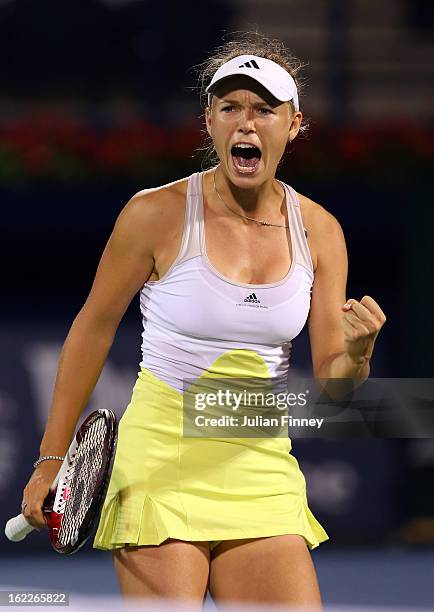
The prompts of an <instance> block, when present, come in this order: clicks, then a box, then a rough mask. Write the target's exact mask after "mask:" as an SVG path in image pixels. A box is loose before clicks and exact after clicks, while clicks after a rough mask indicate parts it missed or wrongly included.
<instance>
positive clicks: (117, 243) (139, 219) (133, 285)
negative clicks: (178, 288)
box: [40, 195, 153, 455]
mask: <svg viewBox="0 0 434 612" xmlns="http://www.w3.org/2000/svg"><path fill="white" fill-rule="evenodd" d="M147 197H149V196H146V195H137V196H134V197H133V198H132V199H131V200H130V202H129V203H128V204H127V205H126V206H125V208H124V209H123V211H122V212H121V214H120V215H119V217H118V219H117V221H116V224H115V227H114V229H113V233H112V235H111V236H110V238H109V240H108V242H107V245H106V247H105V250H104V252H103V255H102V257H101V260H100V262H99V265H98V269H97V272H96V276H95V279H94V282H93V286H92V289H91V291H90V294H89V296H88V298H87V300H86V302H85V304H84V306H83V307H82V309H81V310H80V312H79V313H78V315H77V317H76V318H75V320H74V322H73V324H72V326H71V329H70V331H69V334H68V336H67V338H66V341H65V343H64V345H63V348H62V352H61V356H60V361H59V367H58V371H57V376H56V382H55V386H54V392H53V399H52V404H51V409H50V413H49V417H48V422H47V426H46V429H45V433H44V436H43V439H42V442H41V446H40V452H41V455H64V454H65V452H66V450H67V449H68V446H69V444H70V441H71V438H72V435H73V433H74V430H75V427H76V424H77V421H78V419H79V417H80V414H81V413H82V411H83V409H84V407H85V405H86V403H87V401H88V399H89V396H90V395H91V393H92V391H93V389H94V387H95V385H96V383H97V381H98V378H99V376H100V373H101V370H102V368H103V365H104V362H105V360H106V358H107V355H108V352H109V350H110V347H111V345H112V343H113V339H114V336H115V333H116V330H117V327H118V325H119V322H120V321H121V319H122V316H123V315H124V313H125V310H126V309H127V307H128V305H129V303H130V302H131V300H132V298H133V296H134V295H135V294H136V293H137V291H138V290H139V289H140V287H141V286H142V285H143V283H144V282H145V281H146V280H147V279H148V278H149V276H150V274H151V271H152V268H153V254H152V253H153V244H152V238H151V236H152V232H151V231H150V229H151V226H152V205H150V204H149V203H148V202H147V201H146V198H147Z"/></svg>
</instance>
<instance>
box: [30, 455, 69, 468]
mask: <svg viewBox="0 0 434 612" xmlns="http://www.w3.org/2000/svg"><path fill="white" fill-rule="evenodd" d="M65 457H66V455H65ZM65 457H61V456H60V455H45V456H44V457H39V459H38V460H37V461H35V463H34V464H33V467H34V468H35V467H37V466H38V465H39V464H40V463H42V462H43V461H48V459H58V460H59V461H63V460H64V459H65Z"/></svg>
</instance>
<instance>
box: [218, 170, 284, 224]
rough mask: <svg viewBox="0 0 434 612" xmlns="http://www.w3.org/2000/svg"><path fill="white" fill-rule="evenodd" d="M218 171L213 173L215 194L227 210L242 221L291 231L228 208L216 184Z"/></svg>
mask: <svg viewBox="0 0 434 612" xmlns="http://www.w3.org/2000/svg"><path fill="white" fill-rule="evenodd" d="M216 170H217V168H216V169H215V170H214V172H213V179H214V189H215V192H216V194H217V195H218V197H219V198H220V200H221V201H222V202H223V204H224V205H225V206H226V208H227V209H228V210H230V211H231V213H234V215H237V216H238V217H241V218H242V219H247V220H248V221H254V222H255V223H257V224H258V225H267V226H268V227H284V228H285V229H289V226H288V225H278V224H276V223H269V222H268V221H260V220H258V219H253V217H248V216H247V215H240V213H237V211H236V210H233V209H232V208H231V207H230V206H228V205H227V204H226V202H225V201H224V200H223V198H222V196H221V195H220V192H219V190H218V189H217V185H216V183H215V173H216Z"/></svg>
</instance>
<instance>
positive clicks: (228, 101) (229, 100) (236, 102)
mask: <svg viewBox="0 0 434 612" xmlns="http://www.w3.org/2000/svg"><path fill="white" fill-rule="evenodd" d="M219 102H220V103H221V104H238V105H239V104H241V102H240V101H239V100H231V99H230V98H219ZM253 106H271V104H270V103H269V102H254V103H253Z"/></svg>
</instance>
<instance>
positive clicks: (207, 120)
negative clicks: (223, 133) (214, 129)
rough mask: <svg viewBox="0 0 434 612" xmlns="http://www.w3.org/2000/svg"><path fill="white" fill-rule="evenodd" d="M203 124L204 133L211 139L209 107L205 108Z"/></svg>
mask: <svg viewBox="0 0 434 612" xmlns="http://www.w3.org/2000/svg"><path fill="white" fill-rule="evenodd" d="M205 123H206V131H207V132H208V134H209V135H210V136H211V138H212V133H211V107H209V106H207V107H206V108H205Z"/></svg>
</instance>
